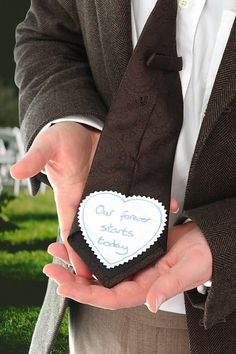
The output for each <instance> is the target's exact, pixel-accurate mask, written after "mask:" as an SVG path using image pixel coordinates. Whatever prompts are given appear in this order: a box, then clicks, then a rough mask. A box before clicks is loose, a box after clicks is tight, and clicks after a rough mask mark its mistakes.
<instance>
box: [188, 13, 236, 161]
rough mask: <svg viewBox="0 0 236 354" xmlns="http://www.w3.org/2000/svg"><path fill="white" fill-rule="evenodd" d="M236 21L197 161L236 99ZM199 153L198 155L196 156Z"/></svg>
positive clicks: (199, 146) (203, 130)
mask: <svg viewBox="0 0 236 354" xmlns="http://www.w3.org/2000/svg"><path fill="white" fill-rule="evenodd" d="M235 74H236V20H235V22H234V25H233V28H232V31H231V34H230V37H229V40H228V43H227V46H226V49H225V52H224V55H223V58H222V61H221V65H220V68H219V71H218V73H217V76H216V80H215V83H214V86H213V90H212V93H211V97H210V100H209V103H208V106H207V110H206V113H205V117H204V119H203V122H202V126H201V130H200V133H199V138H198V141H197V144H196V149H195V154H194V157H195V159H196V158H197V156H199V153H200V151H201V150H202V148H203V146H204V144H205V142H206V140H207V138H208V136H209V134H210V133H211V131H212V129H213V128H214V125H215V124H216V123H217V121H218V119H220V117H221V115H222V113H223V112H224V111H227V109H228V107H229V105H230V103H231V102H232V101H233V99H234V98H235V97H236V79H235ZM196 152H197V154H196Z"/></svg>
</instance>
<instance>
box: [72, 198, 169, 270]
mask: <svg viewBox="0 0 236 354" xmlns="http://www.w3.org/2000/svg"><path fill="white" fill-rule="evenodd" d="M78 219H79V225H80V228H81V230H82V233H83V236H84V238H85V240H86V242H87V243H88V245H89V246H90V247H91V249H92V250H93V252H94V254H95V255H96V256H97V258H98V259H99V260H100V261H101V263H103V264H104V265H105V266H106V267H107V268H114V267H116V266H119V265H121V264H124V263H125V262H128V261H130V260H132V259H134V258H135V257H137V256H139V255H140V254H142V253H143V252H145V251H146V250H147V249H148V248H150V246H152V245H153V244H154V243H155V242H156V241H157V239H158V238H159V237H160V236H161V234H162V232H163V230H164V228H165V225H166V220H167V213H166V209H165V207H164V206H163V205H162V203H161V202H159V201H158V200H155V199H152V198H149V197H141V196H132V197H125V196H124V195H122V194H120V193H117V192H112V191H100V192H94V193H91V194H90V195H89V196H87V197H86V198H85V199H84V200H83V201H82V203H81V204H80V208H79V213H78Z"/></svg>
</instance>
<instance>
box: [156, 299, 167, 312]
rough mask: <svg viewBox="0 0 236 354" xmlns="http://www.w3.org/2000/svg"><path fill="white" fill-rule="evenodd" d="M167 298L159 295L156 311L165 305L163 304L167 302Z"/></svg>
mask: <svg viewBox="0 0 236 354" xmlns="http://www.w3.org/2000/svg"><path fill="white" fill-rule="evenodd" d="M165 300H166V299H165V297H164V296H163V295H159V296H158V297H157V298H156V309H157V310H158V309H159V307H160V306H161V305H162V304H163V302H165Z"/></svg>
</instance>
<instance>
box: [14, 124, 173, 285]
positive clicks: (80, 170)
mask: <svg viewBox="0 0 236 354" xmlns="http://www.w3.org/2000/svg"><path fill="white" fill-rule="evenodd" d="M99 137H100V132H98V131H97V130H95V129H92V128H90V127H87V126H84V125H81V124H78V123H76V122H62V123H57V124H55V125H53V126H52V127H50V128H48V129H47V130H45V131H44V132H42V133H40V134H39V135H38V136H37V137H36V138H35V140H34V143H33V144H32V146H31V148H30V150H29V151H28V152H27V154H26V155H25V157H24V158H23V160H21V161H20V162H18V163H17V164H15V165H14V166H12V168H11V175H12V177H13V178H15V179H24V178H29V177H32V176H35V175H37V174H38V173H39V172H40V171H41V170H43V169H44V168H45V171H46V173H47V177H48V180H49V182H50V183H51V186H52V188H53V191H54V195H55V201H56V207H57V213H58V217H59V226H60V232H61V235H62V238H63V241H64V243H65V245H66V248H67V250H68V252H69V258H70V262H71V263H72V265H73V267H74V269H75V271H76V273H77V274H78V275H81V276H87V277H89V278H90V277H91V273H90V272H89V270H88V268H87V267H86V266H85V264H84V263H83V262H82V261H81V260H80V258H79V257H78V256H77V254H76V253H75V252H74V251H73V250H72V248H71V247H69V245H68V243H67V237H68V235H69V232H70V228H71V225H72V222H73V220H74V217H75V215H76V212H77V209H78V206H79V203H80V199H81V196H82V193H83V190H84V186H85V183H86V180H87V177H88V174H89V170H90V167H91V164H92V160H93V157H94V153H95V150H96V147H97V144H98V141H99ZM170 209H171V211H172V212H174V211H176V210H177V209H178V205H177V202H176V201H175V200H172V201H171V206H170Z"/></svg>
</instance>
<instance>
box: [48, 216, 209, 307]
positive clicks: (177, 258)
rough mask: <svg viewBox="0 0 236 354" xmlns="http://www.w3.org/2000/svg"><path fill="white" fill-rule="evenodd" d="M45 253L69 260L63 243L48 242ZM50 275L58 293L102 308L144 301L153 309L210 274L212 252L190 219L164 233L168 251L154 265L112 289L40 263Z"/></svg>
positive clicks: (197, 284)
mask: <svg viewBox="0 0 236 354" xmlns="http://www.w3.org/2000/svg"><path fill="white" fill-rule="evenodd" d="M48 251H49V253H50V254H52V255H54V256H56V257H58V258H60V259H62V260H63V261H64V262H66V263H68V264H69V263H70V260H69V257H68V255H67V252H66V249H65V247H64V245H63V244H56V243H54V244H52V245H50V246H49V249H48ZM44 272H45V274H46V275H47V276H49V277H51V278H52V279H54V280H55V281H56V282H57V284H58V285H59V287H58V290H57V291H58V294H59V295H61V296H64V297H68V298H71V299H74V300H76V301H79V302H81V303H86V304H90V305H93V306H96V307H101V308H105V309H120V308H127V307H134V306H138V305H142V304H144V303H146V305H147V306H148V308H149V310H150V311H152V312H156V311H157V310H158V308H159V306H160V305H161V304H162V303H163V302H164V301H166V300H168V299H170V298H172V297H174V296H175V295H177V294H180V293H182V292H183V291H186V290H190V289H193V288H195V287H197V286H199V285H201V284H203V283H204V282H206V281H207V280H209V279H210V278H211V275H212V255H211V251H210V248H209V246H208V243H207V241H206V239H205V237H204V235H203V234H202V233H201V231H200V229H199V228H198V227H197V225H196V224H194V223H193V222H189V223H187V224H184V225H179V226H174V227H173V228H172V229H171V230H170V232H169V236H168V251H167V254H166V255H165V256H163V257H162V258H161V259H160V260H159V261H157V262H156V264H155V265H154V266H151V267H148V268H146V269H145V270H143V271H141V272H139V273H137V274H136V275H135V276H134V277H133V278H132V279H128V280H126V281H123V282H121V283H120V284H118V285H116V286H114V287H113V288H112V289H107V288H105V287H103V286H102V285H101V284H100V283H99V282H98V281H97V280H95V279H93V278H91V279H88V278H85V277H82V276H78V275H75V274H72V273H71V272H70V271H69V270H68V269H65V268H63V267H61V266H59V265H56V264H49V265H46V266H45V267H44Z"/></svg>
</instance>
